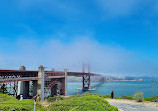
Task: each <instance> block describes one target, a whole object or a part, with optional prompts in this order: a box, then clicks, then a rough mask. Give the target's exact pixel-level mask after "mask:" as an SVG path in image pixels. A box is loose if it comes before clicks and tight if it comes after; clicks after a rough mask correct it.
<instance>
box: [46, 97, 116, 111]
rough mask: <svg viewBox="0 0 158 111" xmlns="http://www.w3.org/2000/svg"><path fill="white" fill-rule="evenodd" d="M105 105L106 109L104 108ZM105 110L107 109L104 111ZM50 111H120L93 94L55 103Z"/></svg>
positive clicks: (50, 107) (49, 108)
mask: <svg viewBox="0 0 158 111" xmlns="http://www.w3.org/2000/svg"><path fill="white" fill-rule="evenodd" d="M103 105H104V107H103ZM104 108H105V109H104ZM47 110H48V111H70V110H73V111H118V109H117V108H116V107H114V106H111V105H110V104H109V103H108V102H107V101H106V100H104V98H103V97H100V96H98V95H93V94H88V95H87V94H83V95H73V96H71V97H69V98H66V99H64V100H61V101H56V102H53V103H52V104H51V105H50V106H49V107H48V108H47Z"/></svg>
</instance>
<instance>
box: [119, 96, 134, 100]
mask: <svg viewBox="0 0 158 111" xmlns="http://www.w3.org/2000/svg"><path fill="white" fill-rule="evenodd" d="M121 99H128V100H136V98H134V97H132V96H124V95H123V96H121Z"/></svg>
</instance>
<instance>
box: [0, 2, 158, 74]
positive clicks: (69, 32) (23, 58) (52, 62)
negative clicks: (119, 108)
mask: <svg viewBox="0 0 158 111" xmlns="http://www.w3.org/2000/svg"><path fill="white" fill-rule="evenodd" d="M157 29H158V1H157V0H150V1H149V0H86V1H85V0H69V1H66V0H65V1H64V0H56V1H55V0H54V1H53V0H12V1H9V0H5V1H0V68H1V69H3V68H5V69H11V68H12V69H17V68H18V67H20V65H25V66H26V67H27V69H30V70H32V69H34V70H35V69H37V67H38V66H39V65H41V64H42V65H44V66H46V67H49V68H50V67H54V68H56V69H58V68H61V70H62V69H64V68H68V69H70V70H74V71H76V70H81V64H82V63H86V64H91V70H92V71H93V72H99V73H105V74H114V75H133V76H135V75H136V76H143V75H153V76H157V75H158V51H157V48H158V44H157V41H158V37H157V36H158V31H157Z"/></svg>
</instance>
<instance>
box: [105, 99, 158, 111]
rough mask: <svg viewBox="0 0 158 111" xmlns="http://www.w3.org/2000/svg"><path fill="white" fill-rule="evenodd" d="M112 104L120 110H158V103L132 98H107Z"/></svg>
mask: <svg viewBox="0 0 158 111" xmlns="http://www.w3.org/2000/svg"><path fill="white" fill-rule="evenodd" d="M106 100H107V101H108V102H109V103H110V104H111V105H113V106H115V107H117V108H118V109H119V110H120V111H158V103H152V102H143V103H138V102H135V101H130V100H115V99H106Z"/></svg>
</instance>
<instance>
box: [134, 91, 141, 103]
mask: <svg viewBox="0 0 158 111" xmlns="http://www.w3.org/2000/svg"><path fill="white" fill-rule="evenodd" d="M134 96H135V98H136V100H137V101H138V102H142V101H143V93H142V92H136V93H135V95H134Z"/></svg>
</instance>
